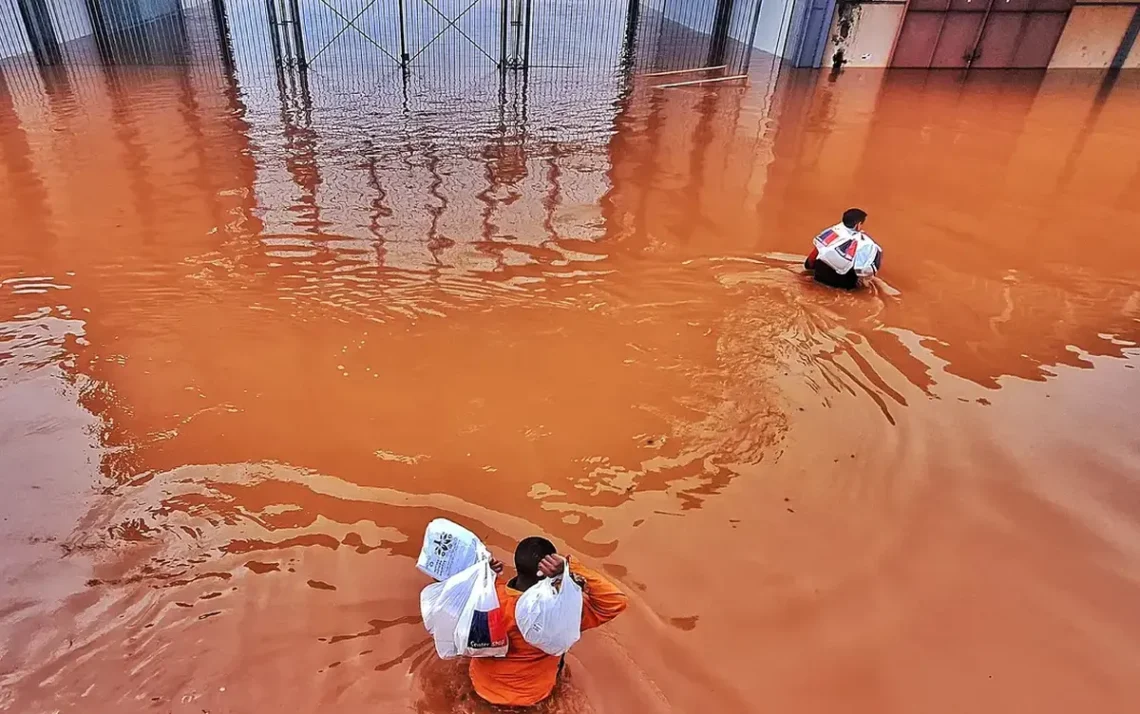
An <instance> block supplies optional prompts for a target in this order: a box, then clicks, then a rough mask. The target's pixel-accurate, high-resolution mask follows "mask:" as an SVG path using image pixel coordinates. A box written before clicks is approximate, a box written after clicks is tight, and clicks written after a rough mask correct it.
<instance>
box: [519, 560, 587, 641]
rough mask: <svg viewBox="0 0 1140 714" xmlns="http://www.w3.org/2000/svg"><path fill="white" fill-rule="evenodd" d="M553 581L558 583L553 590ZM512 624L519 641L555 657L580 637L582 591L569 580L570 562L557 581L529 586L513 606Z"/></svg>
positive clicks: (550, 580)
mask: <svg viewBox="0 0 1140 714" xmlns="http://www.w3.org/2000/svg"><path fill="white" fill-rule="evenodd" d="M555 580H561V586H560V587H556V583H555ZM515 623H516V624H518V627H519V632H520V633H522V636H523V639H524V640H526V641H527V642H528V643H530V644H531V645H534V646H535V647H537V648H539V649H540V650H542V651H543V652H545V653H546V654H548V655H554V656H555V657H558V656H561V655H563V654H566V651H567V650H569V649H570V647H571V646H572V645H573V644H574V643H575V642H577V641H578V639H579V638H580V637H581V636H582V588H581V587H579V586H578V583H576V582H574V579H573V578H571V577H570V559H569V558H567V559H566V566H565V570H563V571H562V575H561V577H560V578H547V579H545V580H541V581H539V582H538V583H536V584H534V585H532V586H530V588H529V589H527V591H526V592H524V593H523V594H522V595H521V596H520V597H519V599H518V602H517V603H515Z"/></svg>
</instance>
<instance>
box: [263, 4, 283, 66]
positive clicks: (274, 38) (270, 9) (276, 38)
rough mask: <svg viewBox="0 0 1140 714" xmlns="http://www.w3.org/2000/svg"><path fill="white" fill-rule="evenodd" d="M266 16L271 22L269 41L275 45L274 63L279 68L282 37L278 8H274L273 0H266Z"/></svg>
mask: <svg viewBox="0 0 1140 714" xmlns="http://www.w3.org/2000/svg"><path fill="white" fill-rule="evenodd" d="M265 14H266V17H267V19H268V20H269V40H270V43H271V44H272V45H273V61H274V62H275V63H276V64H277V66H278V67H280V66H281V36H280V33H279V31H280V25H279V24H278V22H277V8H276V7H274V6H273V0H265Z"/></svg>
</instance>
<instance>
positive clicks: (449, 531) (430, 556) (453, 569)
mask: <svg viewBox="0 0 1140 714" xmlns="http://www.w3.org/2000/svg"><path fill="white" fill-rule="evenodd" d="M486 555H487V549H486V548H485V547H483V543H482V542H480V540H479V538H478V537H477V536H476V535H475V534H474V533H472V532H471V531H469V530H467V529H466V528H464V527H463V526H461V525H459V524H457V523H452V522H451V521H449V520H447V519H446V518H436V519H435V520H434V521H432V522H431V523H429V524H428V527H427V529H426V530H425V531H424V545H423V548H421V549H420V557H419V559H418V560H417V561H416V568H418V569H419V571H420V572H421V573H423V574H424V575H430V576H431V577H433V578H435V579H436V580H447V579H448V578H450V577H451V576H452V575H455V574H456V573H459V572H462V571H464V570H466V569H467V568H470V567H471V566H472V565H474V564H475V562H476V561H477V560H479V558H480V557H483V556H486Z"/></svg>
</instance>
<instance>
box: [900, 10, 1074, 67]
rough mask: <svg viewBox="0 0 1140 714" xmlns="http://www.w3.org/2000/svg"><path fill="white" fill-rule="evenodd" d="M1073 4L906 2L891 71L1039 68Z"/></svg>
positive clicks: (1055, 44) (1046, 63) (1045, 65)
mask: <svg viewBox="0 0 1140 714" xmlns="http://www.w3.org/2000/svg"><path fill="white" fill-rule="evenodd" d="M1072 6H1073V0H911V2H910V4H909V5H908V6H907V12H906V17H904V18H903V26H902V30H901V31H900V32H899V37H898V40H897V42H896V43H895V51H894V54H893V56H892V59H891V66H893V67H941V68H972V67H976V68H1025V69H1036V68H1044V67H1047V66H1048V65H1049V60H1050V59H1051V58H1052V56H1053V50H1054V49H1055V48H1056V46H1057V41H1058V40H1060V38H1061V32H1062V31H1063V30H1064V27H1065V22H1066V20H1067V19H1068V15H1069V10H1070V9H1071V8H1072Z"/></svg>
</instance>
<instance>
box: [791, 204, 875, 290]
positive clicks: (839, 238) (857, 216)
mask: <svg viewBox="0 0 1140 714" xmlns="http://www.w3.org/2000/svg"><path fill="white" fill-rule="evenodd" d="M866 221H867V212H866V211H864V210H862V209H859V208H850V209H848V210H846V211H844V213H843V220H842V221H841V222H839V223H836V224H835V225H834V226H832V227H831V228H828V229H827V230H825V231H824V232H823V233H820V234H819V235H818V236H816V237H815V240H814V241H812V249H811V253H810V254H809V255H808V257H807V260H805V261H804V268H806V269H807V270H810V271H812V272H813V273H814V275H815V279H816V282H820V283H823V284H824V285H830V286H831V287H833V288H843V289H845V290H853V289H854V288H857V287H858V286H859V279H860V278H871V277H873V276H874V275H875V274H876V273H877V272H879V268H880V267H881V266H882V264H883V249H882V248H880V247H879V245H878V244H877V243H876V242H875V241H873V240H871V236H869V235H867V234H866V233H864V232H863V224H864V223H865V222H866Z"/></svg>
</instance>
